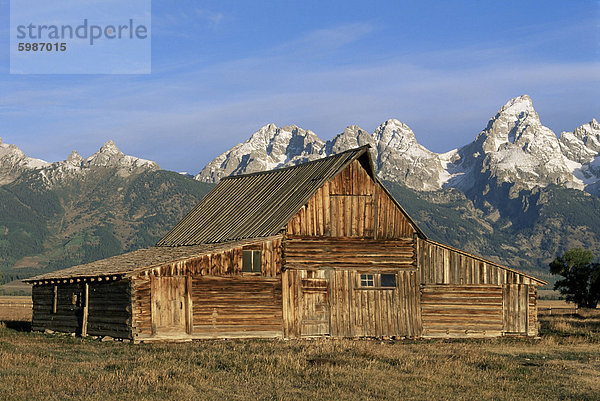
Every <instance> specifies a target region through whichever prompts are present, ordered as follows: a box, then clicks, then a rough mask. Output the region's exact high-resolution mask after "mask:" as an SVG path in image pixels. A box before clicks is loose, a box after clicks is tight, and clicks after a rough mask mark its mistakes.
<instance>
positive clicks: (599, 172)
mask: <svg viewBox="0 0 600 401" xmlns="http://www.w3.org/2000/svg"><path fill="white" fill-rule="evenodd" d="M559 144H560V148H561V151H562V153H563V154H564V155H565V157H566V158H567V159H568V166H569V168H570V169H571V172H572V174H573V176H574V177H575V179H576V180H577V181H578V182H579V183H580V184H581V185H583V186H585V190H586V191H588V192H590V193H592V194H595V195H599V196H600V124H599V123H598V121H596V119H592V121H590V122H589V123H588V124H583V125H582V126H580V127H577V128H575V130H574V131H573V132H562V133H561V134H560V138H559Z"/></svg>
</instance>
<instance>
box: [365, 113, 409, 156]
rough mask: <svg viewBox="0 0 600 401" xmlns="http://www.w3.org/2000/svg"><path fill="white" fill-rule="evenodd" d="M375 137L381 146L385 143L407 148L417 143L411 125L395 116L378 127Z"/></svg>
mask: <svg viewBox="0 0 600 401" xmlns="http://www.w3.org/2000/svg"><path fill="white" fill-rule="evenodd" d="M373 139H375V141H376V142H377V143H379V144H380V146H381V144H382V143H383V144H385V145H386V146H391V147H393V148H396V149H407V148H408V147H410V146H412V145H414V144H416V143H417V138H415V133H414V132H413V131H412V130H411V129H410V127H409V126H408V125H406V124H404V123H403V122H401V121H399V120H396V119H395V118H391V119H389V120H387V121H386V122H384V123H383V124H381V125H380V126H379V127H377V129H376V130H375V133H374V134H373Z"/></svg>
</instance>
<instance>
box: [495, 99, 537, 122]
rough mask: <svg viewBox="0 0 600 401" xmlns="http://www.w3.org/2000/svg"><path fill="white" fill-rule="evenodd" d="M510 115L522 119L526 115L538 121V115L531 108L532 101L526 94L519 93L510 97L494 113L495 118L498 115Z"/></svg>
mask: <svg viewBox="0 0 600 401" xmlns="http://www.w3.org/2000/svg"><path fill="white" fill-rule="evenodd" d="M501 115H502V116H507V117H512V118H515V119H517V120H523V119H526V118H528V117H532V118H534V119H535V120H537V122H539V120H540V119H539V116H538V114H537V112H536V111H535V109H534V108H533V102H532V101H531V98H530V97H529V96H528V95H521V96H518V97H515V98H513V99H510V100H509V101H508V102H506V104H505V105H504V106H502V108H500V110H499V111H498V114H496V118H497V117H499V116H501Z"/></svg>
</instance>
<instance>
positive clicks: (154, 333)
mask: <svg viewBox="0 0 600 401" xmlns="http://www.w3.org/2000/svg"><path fill="white" fill-rule="evenodd" d="M26 281H27V282H29V283H31V284H33V292H32V293H33V302H34V310H33V329H34V330H44V329H50V330H55V331H64V332H77V333H80V334H82V335H108V336H112V337H119V338H127V339H132V340H134V341H136V342H140V341H153V340H187V339H200V338H234V337H279V338H298V337H312V336H332V337H365V336H368V337H411V338H418V337H497V336H505V335H520V336H535V335H537V306H536V301H537V287H538V286H540V285H543V284H545V282H544V281H542V280H539V279H537V278H535V277H532V276H530V275H528V274H525V273H521V272H518V271H516V270H513V269H510V268H508V267H505V266H501V265H499V264H497V263H494V262H492V261H489V260H486V259H483V258H480V257H478V256H475V255H472V254H469V253H467V252H464V251H461V250H459V249H456V248H453V247H451V246H448V245H444V244H440V243H438V242H435V241H432V240H430V239H428V238H427V237H426V236H425V235H424V234H423V232H422V231H421V230H420V229H419V227H418V226H417V225H416V224H415V222H414V221H413V220H412V219H411V218H410V217H409V216H408V214H407V213H406V212H405V211H404V210H403V209H402V207H401V206H400V205H399V204H398V202H397V201H396V200H395V199H394V198H393V197H392V196H391V195H390V193H389V192H388V191H387V190H386V189H385V187H384V186H383V185H382V184H381V183H380V182H379V180H378V179H377V177H376V175H375V172H374V169H373V167H372V162H371V159H370V155H369V151H368V147H366V146H365V147H361V148H357V149H352V150H349V151H347V152H343V153H339V154H337V155H334V156H331V157H327V158H324V159H320V160H316V161H312V162H308V163H304V164H300V165H298V166H294V167H288V168H282V169H278V170H271V171H265V172H261V173H253V174H246V175H238V176H231V177H227V178H224V179H223V180H221V182H220V183H219V184H218V185H217V186H216V187H215V188H214V189H213V190H212V191H211V192H210V193H209V194H208V195H206V197H205V198H204V199H203V200H202V201H201V202H200V204H199V205H198V206H196V208H194V209H193V210H192V211H191V212H190V213H189V214H188V215H187V216H186V217H185V218H184V219H183V220H182V221H181V222H180V223H179V224H177V225H176V226H175V227H174V228H173V229H172V230H171V231H170V232H169V233H168V234H167V235H166V236H165V237H164V238H163V239H161V240H160V241H159V242H158V243H157V244H156V246H154V247H152V248H148V249H141V250H138V251H135V252H130V253H126V254H123V255H119V256H114V257H111V258H108V259H104V260H100V261H97V262H93V263H89V264H86V265H81V266H75V267H72V268H69V269H65V270H61V271H57V272H53V273H48V274H45V275H41V276H38V277H34V278H31V279H28V280H26Z"/></svg>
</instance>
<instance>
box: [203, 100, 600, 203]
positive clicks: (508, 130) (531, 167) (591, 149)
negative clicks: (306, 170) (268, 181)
mask: <svg viewBox="0 0 600 401" xmlns="http://www.w3.org/2000/svg"><path fill="white" fill-rule="evenodd" d="M272 143H275V144H277V146H272ZM265 144H267V145H266V146H265ZM366 144H369V145H371V147H372V152H371V153H372V156H373V160H374V162H375V164H376V167H377V169H378V175H379V177H380V178H381V179H385V180H390V181H395V182H401V183H403V184H404V185H407V186H408V187H410V188H412V189H415V190H419V191H436V190H439V189H446V188H459V189H461V190H463V191H466V192H469V191H471V190H479V191H483V190H484V189H483V187H484V186H485V185H487V184H486V183H489V182H490V181H493V182H496V183H497V185H499V186H502V185H503V184H506V183H508V184H510V185H511V186H512V192H511V194H512V195H513V196H514V195H515V194H516V193H517V192H518V191H519V190H522V189H527V190H531V189H533V188H534V187H546V186H548V185H559V186H563V187H565V188H575V189H579V190H586V191H587V192H590V193H592V194H595V195H600V192H599V191H598V186H599V185H600V157H599V155H600V124H598V122H597V121H596V119H592V120H591V122H589V123H587V124H583V125H581V126H579V127H577V128H575V129H574V130H573V131H572V132H562V133H561V135H560V137H557V136H556V134H555V133H554V132H553V131H552V130H551V129H549V128H548V127H545V126H544V125H543V124H542V123H541V121H540V118H539V115H538V114H537V112H536V111H535V109H534V107H533V102H532V100H531V98H530V97H529V96H527V95H522V96H519V97H515V98H513V99H510V100H509V101H508V102H507V103H506V104H505V105H504V106H502V107H501V108H500V109H499V110H498V112H497V113H496V114H495V115H494V116H493V117H491V118H490V119H489V121H488V123H487V126H486V127H485V128H484V129H483V130H482V131H481V132H480V133H479V134H478V135H477V136H476V138H475V140H474V141H473V142H471V143H469V144H466V145H464V146H462V147H459V148H456V149H453V150H451V151H449V152H444V153H435V152H432V151H430V150H429V149H427V148H426V147H424V146H423V145H421V144H419V143H418V141H417V138H416V136H415V133H414V132H413V131H412V130H411V129H410V127H409V126H408V125H406V124H404V123H402V122H401V121H399V120H397V119H389V120H387V121H385V122H384V123H382V124H381V125H379V126H378V127H377V128H376V129H375V131H374V132H373V133H369V132H367V131H365V130H363V129H362V128H360V127H359V126H357V125H350V126H348V127H346V129H344V131H343V132H342V133H340V134H338V135H336V136H335V137H334V138H332V139H331V140H328V141H324V140H322V139H320V138H319V137H318V136H317V135H316V134H315V133H314V132H312V131H310V130H304V129H302V128H300V127H298V126H295V125H292V126H284V127H281V128H279V127H277V126H275V125H274V124H268V125H265V126H264V127H262V128H260V129H259V130H258V131H257V132H255V133H254V134H252V136H251V137H250V138H249V139H248V140H247V141H245V142H242V143H240V144H238V145H236V146H234V147H233V148H231V149H229V150H228V151H226V152H224V153H222V154H221V155H219V156H218V157H217V158H215V159H214V160H213V161H211V162H209V163H208V164H207V165H206V166H205V167H204V168H203V169H202V170H201V172H200V173H198V174H197V175H196V176H195V178H196V179H197V180H199V181H202V182H218V180H219V179H220V178H222V177H224V176H227V175H230V174H242V173H250V172H254V171H262V170H265V169H270V168H277V167H284V166H289V165H294V164H298V163H301V162H305V161H308V160H314V159H315V158H320V157H325V156H329V155H331V154H334V153H337V152H340V151H344V150H348V149H350V148H352V147H357V146H362V145H366ZM474 187H475V188H474Z"/></svg>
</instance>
